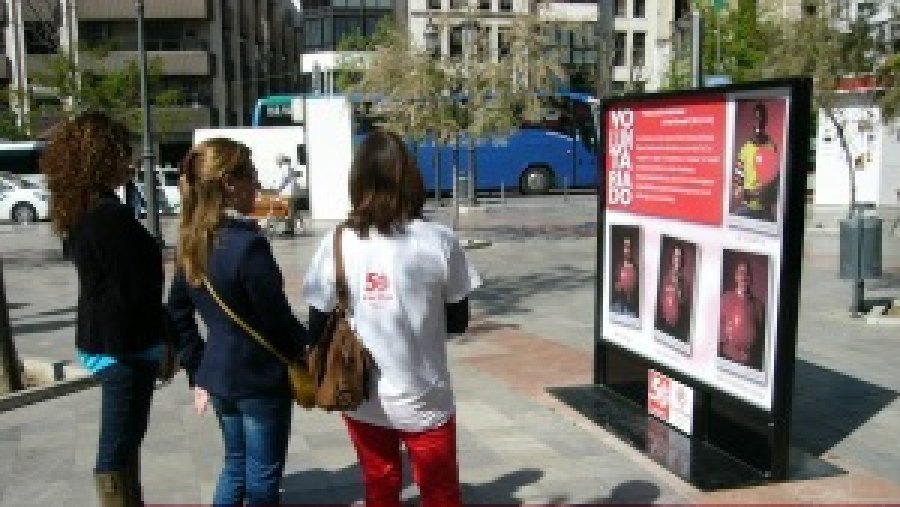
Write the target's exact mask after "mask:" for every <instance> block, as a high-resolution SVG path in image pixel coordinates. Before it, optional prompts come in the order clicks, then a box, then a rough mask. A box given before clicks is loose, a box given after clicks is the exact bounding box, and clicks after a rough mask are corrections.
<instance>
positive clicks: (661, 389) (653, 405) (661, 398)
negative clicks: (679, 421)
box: [647, 370, 670, 421]
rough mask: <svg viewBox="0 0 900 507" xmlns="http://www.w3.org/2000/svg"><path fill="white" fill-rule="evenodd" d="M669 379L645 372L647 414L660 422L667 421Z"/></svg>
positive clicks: (651, 372) (659, 374)
mask: <svg viewBox="0 0 900 507" xmlns="http://www.w3.org/2000/svg"><path fill="white" fill-rule="evenodd" d="M669 380H670V379H669V377H667V376H665V375H663V374H662V373H660V372H658V371H656V370H647V413H648V414H650V415H652V416H654V417H657V418H659V419H660V420H662V421H668V420H669V388H670V381H669Z"/></svg>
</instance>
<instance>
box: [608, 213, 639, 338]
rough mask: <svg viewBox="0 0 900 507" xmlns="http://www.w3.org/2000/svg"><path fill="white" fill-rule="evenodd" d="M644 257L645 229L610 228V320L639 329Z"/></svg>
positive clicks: (626, 226)
mask: <svg viewBox="0 0 900 507" xmlns="http://www.w3.org/2000/svg"><path fill="white" fill-rule="evenodd" d="M641 258H642V250H641V229H640V228H639V227H636V226H632V225H613V226H610V263H609V270H610V271H609V278H607V280H609V312H610V320H612V321H613V322H615V323H618V324H622V325H626V326H631V327H636V328H640V326H641V271H642V270H641Z"/></svg>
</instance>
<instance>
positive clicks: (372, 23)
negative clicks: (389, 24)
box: [364, 14, 389, 37]
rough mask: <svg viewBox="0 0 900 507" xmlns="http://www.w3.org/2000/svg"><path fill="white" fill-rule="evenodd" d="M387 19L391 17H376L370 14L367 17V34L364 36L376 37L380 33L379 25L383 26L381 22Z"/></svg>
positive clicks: (381, 15)
mask: <svg viewBox="0 0 900 507" xmlns="http://www.w3.org/2000/svg"><path fill="white" fill-rule="evenodd" d="M385 18H389V16H388V15H387V14H378V15H374V16H373V15H371V14H370V15H368V16H366V32H365V34H364V35H365V36H366V37H371V36H372V35H375V33H376V32H377V31H378V25H379V24H381V21H382V20H384V19H385Z"/></svg>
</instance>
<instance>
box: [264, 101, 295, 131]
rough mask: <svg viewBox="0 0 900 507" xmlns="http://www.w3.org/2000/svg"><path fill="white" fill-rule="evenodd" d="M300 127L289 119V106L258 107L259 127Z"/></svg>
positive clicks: (267, 105)
mask: <svg viewBox="0 0 900 507" xmlns="http://www.w3.org/2000/svg"><path fill="white" fill-rule="evenodd" d="M295 125H300V123H296V122H294V120H293V118H292V117H291V104H289V103H288V104H263V105H261V106H260V115H259V126H260V127H292V126H295Z"/></svg>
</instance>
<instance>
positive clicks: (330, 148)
mask: <svg viewBox="0 0 900 507" xmlns="http://www.w3.org/2000/svg"><path fill="white" fill-rule="evenodd" d="M295 100H299V101H302V104H295V106H296V107H295V112H297V113H299V114H301V115H302V116H303V118H302V123H303V126H302V127H298V126H292V127H254V128H204V129H197V130H195V131H194V144H195V145H196V144H198V143H200V142H202V141H205V140H207V139H211V138H214V137H225V138H228V139H234V140H235V141H238V142H240V143H243V144H244V145H246V146H247V147H248V148H250V151H251V156H252V158H253V164H254V165H255V166H256V170H257V173H258V177H259V181H260V185H261V186H262V191H261V192H260V196H259V198H258V199H257V206H256V210H255V213H254V216H256V218H258V219H260V221H261V222H262V224H263V225H267V226H270V227H269V228H270V229H272V228H275V229H276V230H278V231H280V230H282V229H284V227H283V226H285V225H286V226H287V227H288V228H287V229H284V230H285V232H288V231H293V230H295V228H296V218H297V215H295V214H294V213H293V212H294V211H295V210H296V209H297V207H298V204H300V203H301V202H307V203H308V205H309V208H308V209H309V216H310V218H311V219H312V220H324V221H336V220H343V219H345V218H346V217H347V213H348V212H349V210H350V196H349V189H348V180H349V174H350V162H351V159H352V157H353V153H352V151H353V142H352V130H351V123H350V104H349V102H348V101H347V99H346V98H345V97H342V96H334V95H321V96H307V97H303V98H301V99H295ZM298 123H299V122H298ZM283 209H286V210H287V212H288V213H283V212H281V211H280V210H283ZM287 214H290V216H289V217H288V216H286V215H287ZM287 222H289V223H287Z"/></svg>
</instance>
